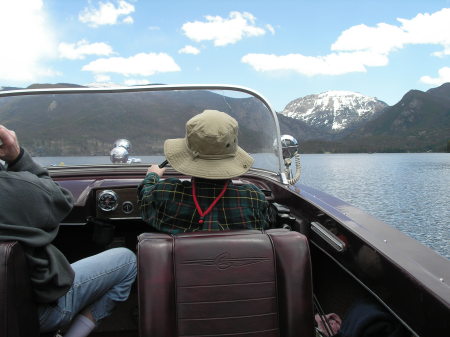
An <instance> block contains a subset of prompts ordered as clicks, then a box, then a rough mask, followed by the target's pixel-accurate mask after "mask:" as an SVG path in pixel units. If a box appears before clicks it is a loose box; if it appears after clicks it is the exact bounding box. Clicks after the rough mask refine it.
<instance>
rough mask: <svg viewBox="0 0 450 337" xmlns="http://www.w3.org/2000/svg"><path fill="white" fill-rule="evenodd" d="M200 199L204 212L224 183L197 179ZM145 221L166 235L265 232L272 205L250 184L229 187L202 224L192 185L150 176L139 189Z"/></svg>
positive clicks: (230, 183)
mask: <svg viewBox="0 0 450 337" xmlns="http://www.w3.org/2000/svg"><path fill="white" fill-rule="evenodd" d="M195 186H196V190H197V199H198V202H199V205H200V208H201V209H202V210H203V211H205V210H206V209H207V208H208V207H209V205H211V203H212V202H213V201H214V199H215V198H216V197H217V196H218V195H219V193H220V192H221V191H222V188H223V186H224V181H223V180H222V181H214V180H206V179H200V178H196V179H195ZM138 193H139V201H140V207H141V215H142V219H143V220H144V221H145V222H147V223H148V224H150V225H151V226H152V227H153V228H155V229H156V230H158V231H161V232H165V233H171V234H175V233H179V232H193V231H220V230H234V229H263V228H268V227H269V222H270V220H269V204H268V202H267V201H266V198H265V196H264V193H262V192H261V190H260V189H259V188H258V187H256V186H255V185H251V184H244V185H235V184H233V183H232V182H231V181H230V182H229V184H228V187H227V190H226V192H225V194H224V196H223V197H222V198H221V199H220V200H219V202H218V203H217V204H216V205H215V206H214V208H213V209H212V211H211V212H210V213H209V214H207V215H206V216H205V218H204V223H202V224H199V222H198V220H199V219H200V216H199V214H198V212H197V209H196V208H195V204H194V200H193V198H192V183H191V182H190V181H180V180H179V179H175V178H168V179H165V180H162V181H159V176H158V175H157V174H156V173H149V174H147V176H146V177H145V179H144V180H143V181H142V183H141V184H140V186H139V189H138Z"/></svg>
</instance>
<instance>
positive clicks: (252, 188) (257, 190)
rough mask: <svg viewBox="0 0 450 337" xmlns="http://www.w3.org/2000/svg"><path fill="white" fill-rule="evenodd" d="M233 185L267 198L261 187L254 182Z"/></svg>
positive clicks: (238, 188)
mask: <svg viewBox="0 0 450 337" xmlns="http://www.w3.org/2000/svg"><path fill="white" fill-rule="evenodd" d="M233 186H234V187H235V188H236V189H237V190H239V191H240V192H247V193H252V194H257V195H259V196H260V197H261V198H264V199H265V196H264V193H263V192H262V191H261V189H260V188H259V187H258V186H256V185H254V184H240V185H237V184H233Z"/></svg>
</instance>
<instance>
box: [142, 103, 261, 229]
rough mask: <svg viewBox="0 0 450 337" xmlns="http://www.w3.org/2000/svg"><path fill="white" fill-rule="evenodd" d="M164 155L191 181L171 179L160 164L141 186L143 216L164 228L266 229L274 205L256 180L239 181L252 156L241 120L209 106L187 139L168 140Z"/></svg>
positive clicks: (191, 123)
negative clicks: (241, 137)
mask: <svg viewBox="0 0 450 337" xmlns="http://www.w3.org/2000/svg"><path fill="white" fill-rule="evenodd" d="M164 154H165V156H166V159H167V161H168V162H169V164H170V165H171V166H172V167H173V168H174V169H175V170H177V171H178V172H180V173H182V174H183V175H186V176H191V177H192V179H191V181H188V180H185V181H181V180H179V179H176V178H167V179H165V180H161V181H160V177H162V176H163V174H164V171H165V169H164V168H159V167H158V165H157V164H154V165H151V166H150V167H149V168H148V171H147V175H146V177H145V178H144V180H143V181H142V183H141V184H140V186H139V200H140V205H141V214H142V218H143V220H144V221H145V222H147V223H149V224H150V225H151V226H152V227H154V228H155V229H157V230H159V231H163V232H166V233H178V232H186V231H197V230H230V229H263V228H268V227H269V215H268V212H269V205H268V202H267V201H266V199H265V196H264V194H263V193H262V192H261V190H260V189H259V188H258V187H256V186H255V185H252V184H234V183H233V182H232V180H231V178H235V177H238V176H240V175H242V174H244V173H246V172H247V171H248V170H249V169H250V167H251V166H252V164H253V158H252V157H251V156H250V155H249V154H248V153H247V152H245V151H244V150H243V149H242V148H241V147H240V146H239V145H238V123H237V121H236V120H235V119H234V118H233V117H231V116H229V115H227V114H226V113H224V112H221V111H217V110H205V111H203V112H202V113H200V114H198V115H196V116H194V117H192V118H191V119H190V120H189V121H188V122H187V123H186V136H185V137H184V138H177V139H168V140H166V141H165V143H164Z"/></svg>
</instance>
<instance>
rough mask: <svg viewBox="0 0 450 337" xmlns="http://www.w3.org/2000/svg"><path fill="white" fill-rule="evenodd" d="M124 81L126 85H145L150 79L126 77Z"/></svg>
mask: <svg viewBox="0 0 450 337" xmlns="http://www.w3.org/2000/svg"><path fill="white" fill-rule="evenodd" d="M124 83H125V84H126V85H146V84H149V83H150V81H149V80H146V79H128V80H125V81H124Z"/></svg>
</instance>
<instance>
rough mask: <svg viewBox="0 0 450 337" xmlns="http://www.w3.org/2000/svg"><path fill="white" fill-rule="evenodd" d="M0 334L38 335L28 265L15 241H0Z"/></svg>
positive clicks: (15, 335)
mask: <svg viewBox="0 0 450 337" xmlns="http://www.w3.org/2000/svg"><path fill="white" fill-rule="evenodd" d="M0 336H2V337H34V336H39V321H38V314H37V308H36V304H35V302H34V301H33V294H32V290H31V280H30V276H29V273H28V265H27V263H26V259H25V255H24V253H23V249H22V246H21V245H20V244H19V243H18V242H15V241H14V242H0Z"/></svg>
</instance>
